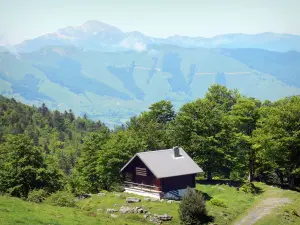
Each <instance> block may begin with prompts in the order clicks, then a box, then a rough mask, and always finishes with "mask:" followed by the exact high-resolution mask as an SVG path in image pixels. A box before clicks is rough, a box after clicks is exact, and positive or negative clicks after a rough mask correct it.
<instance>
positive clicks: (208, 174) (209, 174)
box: [206, 170, 212, 181]
mask: <svg viewBox="0 0 300 225" xmlns="http://www.w3.org/2000/svg"><path fill="white" fill-rule="evenodd" d="M206 180H208V181H211V180H212V174H211V171H210V170H208V171H207V177H206Z"/></svg>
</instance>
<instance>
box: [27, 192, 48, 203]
mask: <svg viewBox="0 0 300 225" xmlns="http://www.w3.org/2000/svg"><path fill="white" fill-rule="evenodd" d="M47 196H48V193H47V192H46V191H45V190H44V189H38V190H36V189H35V190H32V191H31V192H29V194H28V197H27V201H29V202H35V203H42V202H43V201H44V200H45V199H46V198H47Z"/></svg>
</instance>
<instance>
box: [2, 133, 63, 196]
mask: <svg viewBox="0 0 300 225" xmlns="http://www.w3.org/2000/svg"><path fill="white" fill-rule="evenodd" d="M61 179H62V177H61V174H59V172H58V171H57V170H53V169H51V167H50V166H48V165H47V164H46V163H45V160H44V157H43V154H42V152H41V150H40V149H39V148H38V147H35V146H34V145H33V142H32V141H31V140H30V139H29V137H28V136H26V135H22V134H20V135H8V136H6V137H5V142H4V143H3V144H2V145H1V146H0V192H2V193H5V192H7V191H9V192H10V194H11V195H12V196H18V197H25V198H26V197H27V195H28V193H29V192H30V191H31V190H33V189H40V188H46V189H48V190H49V191H50V192H51V191H56V190H58V189H60V188H61Z"/></svg>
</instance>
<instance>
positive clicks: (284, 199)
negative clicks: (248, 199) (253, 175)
mask: <svg viewBox="0 0 300 225" xmlns="http://www.w3.org/2000/svg"><path fill="white" fill-rule="evenodd" d="M255 185H256V186H258V187H260V188H261V189H262V190H263V193H262V194H261V195H260V196H259V198H257V199H256V200H255V202H254V204H253V205H252V206H251V207H250V208H249V209H248V210H247V211H246V212H244V213H243V214H242V215H241V216H239V217H238V219H237V220H236V221H235V223H234V224H235V225H251V224H256V225H269V224H274V225H276V224H291V225H297V224H300V207H299V206H300V193H299V192H295V191H291V190H283V189H279V188H277V187H272V186H267V185H264V184H261V183H256V184H255Z"/></svg>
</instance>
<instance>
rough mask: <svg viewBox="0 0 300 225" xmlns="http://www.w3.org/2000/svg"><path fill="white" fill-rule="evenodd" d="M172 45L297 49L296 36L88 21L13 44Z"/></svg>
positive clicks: (25, 48)
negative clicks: (156, 29) (174, 31)
mask: <svg viewBox="0 0 300 225" xmlns="http://www.w3.org/2000/svg"><path fill="white" fill-rule="evenodd" d="M151 44H155V45H164V44H170V45H176V46H179V47H188V48H194V47H203V48H261V49H266V50H271V51H280V52H285V51H290V50H296V51H300V36H297V35H291V34H276V33H271V32H266V33H260V34H255V35H252V34H239V33H236V34H224V35H217V36H215V37H212V38H204V37H188V36H180V35H173V36H170V37H168V38H155V37H149V36H146V35H144V34H142V33H140V32H138V31H133V32H123V31H121V30H120V29H119V28H117V27H115V26H111V25H109V24H106V23H103V22H99V21H93V20H92V21H88V22H86V23H84V24H83V25H81V26H74V27H72V26H69V27H66V28H63V29H59V30H58V31H56V32H54V33H50V34H46V35H43V36H40V37H37V38H35V39H31V40H26V41H24V42H22V43H21V44H18V45H15V48H16V50H17V51H19V52H32V51H36V50H38V49H40V48H43V47H45V46H49V45H74V46H76V47H80V48H84V49H87V50H97V51H121V50H128V49H133V50H137V51H144V50H146V49H147V46H148V45H151Z"/></svg>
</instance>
